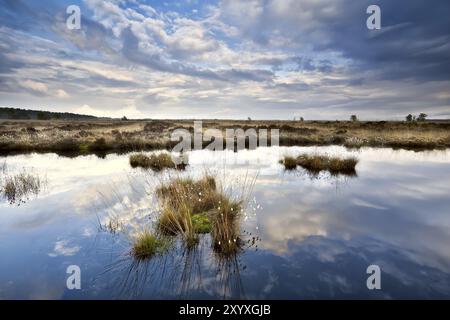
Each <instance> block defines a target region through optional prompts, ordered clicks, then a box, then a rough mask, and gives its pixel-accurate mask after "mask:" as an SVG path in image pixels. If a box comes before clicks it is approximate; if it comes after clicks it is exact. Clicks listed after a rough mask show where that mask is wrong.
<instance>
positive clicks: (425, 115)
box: [417, 112, 428, 121]
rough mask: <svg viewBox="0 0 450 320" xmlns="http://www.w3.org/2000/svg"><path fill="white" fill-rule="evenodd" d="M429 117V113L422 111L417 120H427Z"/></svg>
mask: <svg viewBox="0 0 450 320" xmlns="http://www.w3.org/2000/svg"><path fill="white" fill-rule="evenodd" d="M427 117H428V115H427V114H426V113H423V112H422V113H420V114H419V116H418V117H417V121H425V119H426V118H427Z"/></svg>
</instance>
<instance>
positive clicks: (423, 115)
mask: <svg viewBox="0 0 450 320" xmlns="http://www.w3.org/2000/svg"><path fill="white" fill-rule="evenodd" d="M427 117H428V115H427V114H426V113H423V112H422V113H420V114H419V115H418V116H417V117H416V116H415V115H414V116H413V115H412V114H411V113H410V114H408V115H407V116H406V117H405V119H406V122H414V121H419V122H420V121H425V120H426V119H427Z"/></svg>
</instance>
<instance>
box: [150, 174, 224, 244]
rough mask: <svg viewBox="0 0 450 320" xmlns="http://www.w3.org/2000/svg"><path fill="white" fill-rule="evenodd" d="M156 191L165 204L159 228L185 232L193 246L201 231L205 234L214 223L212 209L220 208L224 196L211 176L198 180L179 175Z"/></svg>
mask: <svg viewBox="0 0 450 320" xmlns="http://www.w3.org/2000/svg"><path fill="white" fill-rule="evenodd" d="M156 194H157V196H158V198H159V199H160V200H161V207H162V210H161V215H160V216H159V220H158V230H159V231H160V232H162V233H163V234H168V235H177V234H180V235H182V237H183V239H184V240H185V242H186V244H188V245H189V246H191V245H194V244H196V243H197V242H198V233H205V231H206V229H207V228H208V225H209V224H210V223H209V218H210V217H209V212H210V211H211V210H213V209H215V208H216V206H217V203H218V202H219V201H220V198H221V196H222V195H221V194H220V193H218V192H217V186H216V181H215V179H214V178H213V177H211V176H205V177H203V178H202V179H200V180H197V181H194V180H193V179H190V178H184V179H182V178H177V179H175V180H173V181H171V182H170V183H169V184H168V185H162V186H160V187H159V188H158V189H157V190H156Z"/></svg>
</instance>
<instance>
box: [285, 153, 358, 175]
mask: <svg viewBox="0 0 450 320" xmlns="http://www.w3.org/2000/svg"><path fill="white" fill-rule="evenodd" d="M294 160H295V162H294ZM281 163H282V164H284V166H285V168H286V170H292V169H295V168H296V167H297V166H300V167H302V168H304V169H306V170H308V171H309V172H311V173H314V174H317V173H319V172H321V171H328V172H329V173H331V174H332V175H338V174H344V175H355V174H356V165H357V164H358V159H356V158H355V157H350V158H344V159H342V158H339V157H329V156H323V155H307V154H303V155H300V156H298V157H297V158H293V157H289V156H286V157H284V159H283V160H281ZM294 163H295V164H294Z"/></svg>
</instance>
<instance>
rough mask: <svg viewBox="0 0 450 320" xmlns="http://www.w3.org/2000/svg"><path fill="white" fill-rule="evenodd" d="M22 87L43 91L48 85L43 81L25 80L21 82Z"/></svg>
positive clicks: (45, 90) (46, 89)
mask: <svg viewBox="0 0 450 320" xmlns="http://www.w3.org/2000/svg"><path fill="white" fill-rule="evenodd" d="M21 85H22V87H24V88H27V89H31V90H33V91H37V92H41V93H45V92H47V91H48V87H47V85H46V84H45V83H42V82H38V81H34V80H25V81H24V82H22V83H21Z"/></svg>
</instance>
